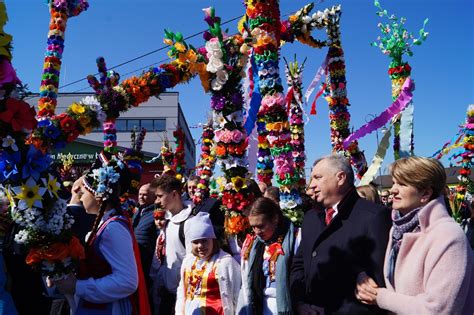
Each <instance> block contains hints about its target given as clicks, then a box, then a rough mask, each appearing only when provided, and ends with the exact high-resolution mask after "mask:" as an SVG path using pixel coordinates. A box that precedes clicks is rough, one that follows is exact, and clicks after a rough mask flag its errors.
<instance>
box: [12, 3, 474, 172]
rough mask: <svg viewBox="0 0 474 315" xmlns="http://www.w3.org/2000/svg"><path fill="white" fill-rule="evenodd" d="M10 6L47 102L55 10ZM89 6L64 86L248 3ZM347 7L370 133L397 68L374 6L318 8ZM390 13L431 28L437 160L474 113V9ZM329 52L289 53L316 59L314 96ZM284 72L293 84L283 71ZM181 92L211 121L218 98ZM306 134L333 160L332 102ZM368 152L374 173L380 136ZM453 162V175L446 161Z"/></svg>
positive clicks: (427, 7)
mask: <svg viewBox="0 0 474 315" xmlns="http://www.w3.org/2000/svg"><path fill="white" fill-rule="evenodd" d="M5 3H6V6H7V12H8V15H9V19H10V20H9V22H8V23H7V25H6V27H5V30H6V31H7V32H8V33H10V34H11V35H13V46H14V50H13V65H14V67H15V68H16V69H17V72H18V75H19V77H20V79H21V80H22V81H23V82H24V83H27V84H28V86H29V87H30V90H31V91H32V92H38V90H39V83H40V79H41V72H42V64H43V54H44V51H45V47H46V44H45V43H46V39H47V38H46V36H47V32H48V22H49V13H48V7H47V6H46V4H45V1H43V0H5ZM89 3H90V7H89V9H88V11H86V12H84V13H82V14H81V15H80V16H79V17H74V18H72V19H70V20H69V22H68V28H67V32H66V42H65V45H66V47H65V51H64V55H63V68H62V72H61V81H60V82H61V84H60V85H65V84H68V83H70V82H73V81H76V80H79V79H83V78H85V77H86V76H87V75H88V74H91V73H95V72H96V66H95V59H96V57H97V56H104V57H105V58H106V61H107V65H108V66H109V67H112V66H114V65H118V64H120V63H122V62H125V61H127V60H130V59H133V58H135V57H138V56H140V55H143V54H145V53H148V52H151V51H154V50H157V49H159V48H161V47H163V46H164V45H163V43H162V39H163V33H164V32H163V29H165V28H167V29H171V30H173V31H180V32H182V33H183V34H184V35H185V36H188V35H192V34H195V33H197V32H199V31H201V30H204V29H206V23H205V22H204V21H203V13H202V10H201V9H202V8H205V7H208V6H214V7H215V8H216V13H217V15H219V16H221V17H222V20H223V21H226V20H229V19H232V18H234V17H237V16H239V15H242V14H244V12H245V8H244V6H243V4H242V1H229V0H220V1H204V0H173V1H168V0H133V1H125V0H96V1H94V0H90V1H89ZM339 3H340V4H341V5H342V12H343V14H342V19H341V31H342V45H343V48H344V51H345V57H346V67H347V69H346V70H347V73H346V77H347V82H348V83H347V88H348V97H349V101H350V103H351V107H350V108H349V111H350V113H351V116H352V118H351V126H353V127H354V129H357V128H358V127H360V126H361V125H363V124H365V122H366V119H368V118H369V117H368V116H369V115H370V114H378V113H380V112H382V111H383V110H384V109H385V108H386V107H387V106H389V105H390V103H391V90H390V80H389V77H388V75H387V69H388V64H389V62H390V61H389V59H388V57H386V56H384V55H382V53H381V52H380V50H378V49H377V48H375V47H371V46H370V43H371V42H372V41H374V40H375V39H376V37H377V36H378V35H379V31H378V29H377V27H376V25H377V23H378V22H379V21H380V18H379V17H378V16H377V15H376V14H375V12H376V8H375V7H374V6H373V1H372V0H350V1H349V0H342V1H332V0H331V1H324V2H322V3H318V4H317V6H316V9H320V10H322V9H324V8H326V7H330V6H332V5H334V4H339ZM305 4H307V2H306V1H301V0H291V1H290V0H285V1H281V4H280V10H281V13H282V15H285V14H289V13H292V12H294V11H296V10H298V9H300V8H301V7H302V6H304V5H305ZM381 4H382V6H383V7H384V8H386V9H387V10H388V11H389V13H393V14H395V15H397V16H404V17H406V18H407V28H408V30H410V31H412V32H414V33H417V32H418V30H419V29H420V27H421V25H422V23H423V20H424V19H425V18H429V22H428V25H427V27H426V31H428V32H429V36H428V39H427V41H426V42H425V43H423V45H422V46H420V47H415V49H414V57H408V59H407V60H408V61H409V63H410V64H411V66H412V68H413V72H412V78H413V79H414V80H415V82H416V90H415V92H414V104H415V114H414V115H415V122H414V124H415V153H416V154H417V155H421V156H429V155H431V154H432V153H434V152H435V151H436V150H437V149H439V148H441V146H442V145H443V143H444V142H446V141H448V140H450V139H451V138H452V137H453V136H454V135H455V134H456V132H457V131H458V125H459V124H460V123H462V122H463V121H464V120H465V116H466V108H467V106H468V104H470V103H471V104H472V103H474V59H473V57H472V52H473V51H474V19H473V18H472V12H474V1H472V0H449V1H440V0H385V1H381ZM225 27H228V28H229V33H234V32H236V22H233V23H230V24H228V25H226V26H225ZM313 34H314V35H315V37H318V38H324V37H325V34H323V33H322V32H321V33H319V34H318V33H313ZM189 43H191V44H193V45H194V46H201V45H203V39H202V37H201V36H197V37H194V38H193V39H190V40H189ZM326 52H327V51H326V49H323V50H316V49H312V48H309V47H306V46H303V45H302V44H299V43H295V44H291V45H285V46H284V47H282V51H281V54H282V55H283V56H286V57H287V59H293V55H294V54H296V55H297V58H298V59H299V60H300V61H302V60H303V59H304V58H306V57H307V58H308V60H307V62H306V66H305V72H304V87H305V89H306V87H307V86H308V84H309V82H310V81H311V79H312V77H313V76H314V74H315V72H316V70H317V68H318V67H319V65H320V64H321V63H322V61H323V59H324V57H325V54H326ZM166 60H167V56H166V50H162V51H160V52H157V53H154V54H151V55H149V56H147V57H145V58H141V59H139V60H137V61H134V62H132V63H129V64H127V65H125V66H122V67H119V68H118V69H117V71H118V72H119V73H121V74H126V73H129V72H132V71H134V70H138V69H141V68H143V67H146V66H148V65H151V64H154V63H162V62H163V61H165V62H166ZM280 65H281V70H282V72H281V73H282V75H283V74H284V72H283V63H281V64H280ZM140 72H141V71H138V72H135V73H133V74H135V75H137V74H139V73H140ZM133 74H128V75H125V76H123V77H122V78H126V77H129V76H130V75H133ZM87 86H88V85H87V82H86V81H85V80H83V81H81V82H79V83H77V84H74V85H71V86H68V87H66V88H64V89H62V90H60V92H76V91H87V90H88V89H84V88H86V87H87ZM174 91H179V92H180V103H181V105H182V107H183V111H184V113H185V115H186V117H187V120H188V123H189V125H195V124H198V123H200V122H205V121H206V118H207V113H206V112H207V111H208V110H209V108H210V106H209V99H210V98H209V96H208V95H205V94H204V92H203V90H202V88H201V85H200V83H199V82H198V80H197V79H195V80H194V81H192V82H191V83H189V84H185V85H181V86H178V87H177V88H176V89H174ZM308 112H309V105H308ZM192 132H193V136H194V138H195V139H196V140H197V139H199V137H200V129H193V130H192ZM305 132H306V138H307V141H306V146H307V154H308V164H310V163H312V162H313V161H314V160H315V159H316V158H317V157H319V156H321V155H325V154H328V153H329V152H330V151H331V146H330V140H329V119H328V106H327V103H326V102H325V100H324V99H321V100H319V101H318V115H317V116H311V117H310V120H309V122H308V124H307V125H306V128H305ZM360 147H361V149H362V150H364V151H365V154H366V158H367V160H368V161H369V163H370V161H371V159H372V157H373V154H374V152H375V149H376V137H375V133H373V134H370V135H367V136H366V137H365V138H364V139H362V140H361V141H360ZM158 149H159V148H157V151H158ZM392 161H393V152H392V150H391V149H390V150H389V152H388V153H387V158H386V162H385V164H384V173H385V171H386V165H388V163H390V162H392ZM443 162H444V163H445V165H447V163H446V160H443Z"/></svg>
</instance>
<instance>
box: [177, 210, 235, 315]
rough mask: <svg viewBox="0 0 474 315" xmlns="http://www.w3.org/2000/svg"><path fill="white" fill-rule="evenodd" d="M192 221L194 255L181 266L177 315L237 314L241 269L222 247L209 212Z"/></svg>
mask: <svg viewBox="0 0 474 315" xmlns="http://www.w3.org/2000/svg"><path fill="white" fill-rule="evenodd" d="M189 220H190V229H189V231H188V233H186V235H185V237H186V240H188V239H189V240H190V241H191V246H192V248H191V253H190V254H188V255H187V256H186V257H185V258H184V261H183V264H182V265H181V281H180V283H179V287H178V292H177V300H176V314H177V315H183V314H186V315H191V314H206V315H211V314H212V315H218V314H223V315H233V314H235V310H236V304H237V299H238V296H239V291H240V284H241V277H240V266H239V264H238V263H237V262H236V261H235V259H233V258H232V256H231V255H230V254H228V253H226V252H224V251H222V250H221V249H220V248H219V243H218V241H217V239H216V235H215V234H214V228H213V226H212V222H211V219H210V218H209V214H208V213H203V212H200V213H198V214H197V215H196V216H195V217H192V218H191V219H189Z"/></svg>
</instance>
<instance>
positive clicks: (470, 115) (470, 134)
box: [451, 105, 474, 222]
mask: <svg viewBox="0 0 474 315" xmlns="http://www.w3.org/2000/svg"><path fill="white" fill-rule="evenodd" d="M464 128H465V133H464V139H463V141H462V142H463V146H464V151H463V152H462V153H461V159H462V160H461V167H462V168H461V169H460V170H459V183H458V185H457V186H456V192H455V195H454V196H453V200H452V203H451V209H452V211H453V218H454V219H455V220H456V221H457V222H461V220H462V219H463V218H464V217H468V216H469V206H470V204H469V202H468V200H467V198H466V195H467V193H469V194H470V195H471V196H472V195H473V194H474V185H473V183H472V181H471V176H470V175H471V169H472V166H473V163H472V161H473V159H474V105H469V107H468V109H467V118H466V124H465V127H464ZM471 202H473V201H472V200H471Z"/></svg>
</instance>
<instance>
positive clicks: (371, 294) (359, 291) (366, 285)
mask: <svg viewBox="0 0 474 315" xmlns="http://www.w3.org/2000/svg"><path fill="white" fill-rule="evenodd" d="M377 290H378V286H377V283H375V281H374V280H373V279H372V278H370V277H369V276H367V274H366V273H365V272H361V273H359V275H358V276H357V285H356V289H355V292H354V293H355V297H356V298H357V300H358V301H359V302H361V303H363V304H368V305H377Z"/></svg>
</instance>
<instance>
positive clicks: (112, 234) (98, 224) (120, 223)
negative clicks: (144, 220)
mask: <svg viewBox="0 0 474 315" xmlns="http://www.w3.org/2000/svg"><path fill="white" fill-rule="evenodd" d="M129 183H130V177H129V172H128V169H127V167H126V166H125V164H124V163H123V162H122V161H121V160H120V159H119V158H118V157H117V156H115V155H110V154H108V153H106V152H102V153H101V154H100V155H99V157H98V159H97V160H96V161H95V163H94V164H93V165H92V167H91V169H90V170H89V171H88V173H87V175H85V177H84V180H83V183H82V186H81V193H82V196H81V199H80V200H81V202H82V203H83V205H84V208H85V210H86V212H87V213H90V214H96V215H97V218H96V221H95V222H94V226H93V228H92V231H91V232H90V234H89V235H88V238H87V244H86V258H85V259H84V260H83V261H82V262H81V265H80V268H79V272H78V274H77V276H75V275H70V276H69V277H67V278H66V279H64V280H60V281H55V285H56V286H57V288H58V290H59V291H60V292H61V293H64V294H75V295H76V300H77V299H78V300H79V301H78V305H77V310H76V312H75V314H77V315H80V314H88V315H93V314H100V315H102V314H103V315H105V314H111V315H119V314H120V315H126V314H140V315H149V314H150V309H149V304H148V296H147V292H146V291H147V290H146V285H145V280H144V277H143V272H142V268H141V261H140V254H139V250H138V246H137V243H136V240H135V236H134V233H133V230H132V228H131V226H130V221H129V219H128V218H127V217H126V216H124V215H123V213H122V209H121V205H120V201H119V196H121V195H122V194H123V193H125V192H126V191H127V189H128V188H129ZM76 277H77V278H76Z"/></svg>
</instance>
